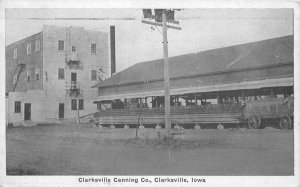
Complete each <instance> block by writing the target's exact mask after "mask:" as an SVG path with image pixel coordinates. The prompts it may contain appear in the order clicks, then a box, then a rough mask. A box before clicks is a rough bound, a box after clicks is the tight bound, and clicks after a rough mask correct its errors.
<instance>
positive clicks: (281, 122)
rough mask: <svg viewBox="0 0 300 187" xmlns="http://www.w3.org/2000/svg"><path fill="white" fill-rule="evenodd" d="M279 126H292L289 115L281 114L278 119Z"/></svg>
mask: <svg viewBox="0 0 300 187" xmlns="http://www.w3.org/2000/svg"><path fill="white" fill-rule="evenodd" d="M279 126H280V128H281V129H291V128H292V120H291V118H290V117H289V116H283V117H281V118H280V120H279Z"/></svg>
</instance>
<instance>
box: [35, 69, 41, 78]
mask: <svg viewBox="0 0 300 187" xmlns="http://www.w3.org/2000/svg"><path fill="white" fill-rule="evenodd" d="M35 80H40V68H37V69H36V70H35Z"/></svg>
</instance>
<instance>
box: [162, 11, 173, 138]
mask: <svg viewBox="0 0 300 187" xmlns="http://www.w3.org/2000/svg"><path fill="white" fill-rule="evenodd" d="M162 24H163V46H164V47H163V48H164V87H165V126H166V130H167V136H168V137H170V136H171V109H170V77H169V57H168V37H167V29H168V28H167V16H166V11H165V10H164V11H163V13H162Z"/></svg>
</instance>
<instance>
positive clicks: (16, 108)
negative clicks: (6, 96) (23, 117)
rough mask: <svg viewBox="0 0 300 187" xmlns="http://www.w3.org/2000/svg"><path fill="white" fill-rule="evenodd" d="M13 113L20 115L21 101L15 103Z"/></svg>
mask: <svg viewBox="0 0 300 187" xmlns="http://www.w3.org/2000/svg"><path fill="white" fill-rule="evenodd" d="M15 113H21V101H15Z"/></svg>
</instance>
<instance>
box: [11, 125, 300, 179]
mask: <svg viewBox="0 0 300 187" xmlns="http://www.w3.org/2000/svg"><path fill="white" fill-rule="evenodd" d="M139 136H141V137H143V138H142V141H140V142H133V141H132V140H133V138H134V137H135V130H134V129H99V128H96V127H91V126H89V127H82V126H81V127H80V126H78V125H73V126H69V125H68V126H59V125H53V126H37V127H27V128H24V127H16V128H9V129H7V132H6V146H7V147H6V150H7V174H8V175H264V176H265V175H293V164H294V153H293V131H292V130H287V131H285V130H266V129H260V130H250V129H239V130H228V129H225V130H216V129H202V130H192V129H191V130H184V131H183V134H182V135H176V136H175V139H176V140H178V141H177V144H176V146H173V147H168V148H166V147H163V146H161V145H159V144H157V143H153V141H152V138H154V137H155V136H157V130H155V129H145V130H141V131H139Z"/></svg>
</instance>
